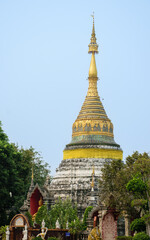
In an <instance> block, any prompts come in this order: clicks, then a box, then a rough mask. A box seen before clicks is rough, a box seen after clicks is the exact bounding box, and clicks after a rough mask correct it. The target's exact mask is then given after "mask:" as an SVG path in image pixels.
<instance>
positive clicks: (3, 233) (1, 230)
mask: <svg viewBox="0 0 150 240" xmlns="http://www.w3.org/2000/svg"><path fill="white" fill-rule="evenodd" d="M6 230H7V226H1V227H0V235H1V236H2V240H5V239H6Z"/></svg>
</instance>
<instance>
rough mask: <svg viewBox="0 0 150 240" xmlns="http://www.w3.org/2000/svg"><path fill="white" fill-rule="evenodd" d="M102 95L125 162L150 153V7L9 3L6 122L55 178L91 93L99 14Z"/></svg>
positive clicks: (3, 77) (3, 46)
mask: <svg viewBox="0 0 150 240" xmlns="http://www.w3.org/2000/svg"><path fill="white" fill-rule="evenodd" d="M93 11H94V12H95V30H96V37H97V42H98V44H99V54H98V55H97V56H96V63H97V70H98V76H99V79H100V80H99V81H98V89H99V95H100V97H101V99H103V101H102V102H103V105H104V107H105V110H106V113H107V115H108V117H109V118H110V119H111V121H112V123H113V125H114V134H115V140H116V142H117V143H119V144H120V145H121V147H122V149H123V151H124V159H125V158H126V156H128V155H129V154H132V153H133V151H135V150H138V151H139V152H144V151H146V152H149V151H150V1H149V0H142V1H141V0H132V1H131V0H121V1H120V0H92V1H91V0H76V1H72V0H68V1H67V0H63V1H61V0H56V1H52V0H18V1H16V0H1V1H0V103H1V104H0V120H1V121H2V124H3V129H4V131H5V132H6V134H7V135H8V136H9V139H10V141H11V142H14V143H16V144H18V145H19V146H23V147H24V148H29V147H30V146H33V148H35V149H36V150H37V151H39V152H40V153H41V155H42V156H43V159H44V161H46V162H48V163H49V164H50V165H51V171H52V174H54V172H55V169H56V168H57V167H58V166H59V164H60V162H61V160H62V158H63V149H64V148H65V145H66V144H68V143H69V142H70V141H71V134H72V124H73V122H74V121H75V119H76V117H77V115H78V113H79V111H80V108H81V106H82V103H83V101H84V99H85V96H86V92H87V88H88V81H87V77H88V70H89V65H90V57H91V56H90V55H89V54H88V44H89V42H90V36H91V31H92V18H91V14H92V12H93Z"/></svg>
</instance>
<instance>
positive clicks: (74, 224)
mask: <svg viewBox="0 0 150 240" xmlns="http://www.w3.org/2000/svg"><path fill="white" fill-rule="evenodd" d="M82 230H83V225H82V223H81V221H80V220H79V219H78V218H77V219H76V220H74V221H71V223H70V224H69V232H70V233H71V234H73V235H74V234H77V233H79V232H81V231H82Z"/></svg>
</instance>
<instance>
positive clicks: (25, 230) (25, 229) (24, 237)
mask: <svg viewBox="0 0 150 240" xmlns="http://www.w3.org/2000/svg"><path fill="white" fill-rule="evenodd" d="M27 239H28V230H27V224H26V225H25V227H24V230H23V238H22V240H27Z"/></svg>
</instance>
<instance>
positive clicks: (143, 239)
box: [133, 232, 150, 240]
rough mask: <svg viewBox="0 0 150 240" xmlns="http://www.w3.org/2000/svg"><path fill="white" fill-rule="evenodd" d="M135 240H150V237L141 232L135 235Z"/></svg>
mask: <svg viewBox="0 0 150 240" xmlns="http://www.w3.org/2000/svg"><path fill="white" fill-rule="evenodd" d="M133 240H150V237H149V236H148V235H147V234H146V233H145V232H140V233H137V234H135V235H134V237H133Z"/></svg>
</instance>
